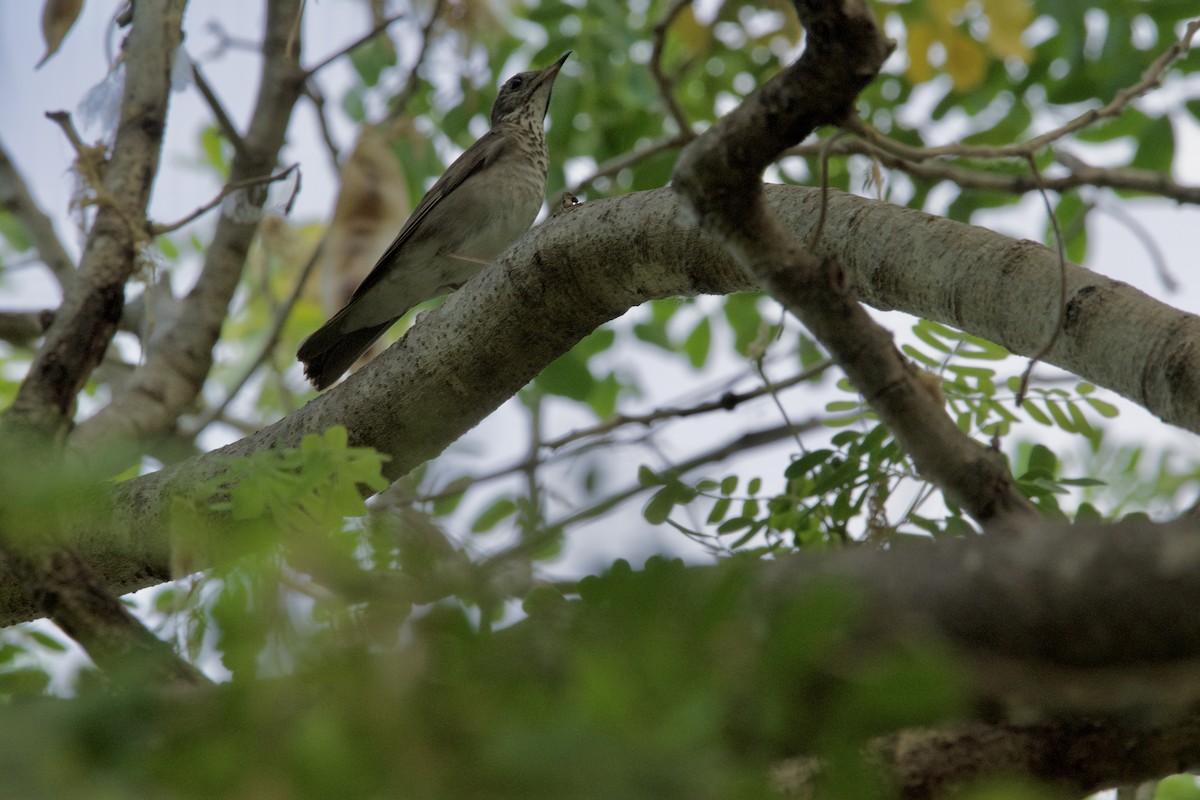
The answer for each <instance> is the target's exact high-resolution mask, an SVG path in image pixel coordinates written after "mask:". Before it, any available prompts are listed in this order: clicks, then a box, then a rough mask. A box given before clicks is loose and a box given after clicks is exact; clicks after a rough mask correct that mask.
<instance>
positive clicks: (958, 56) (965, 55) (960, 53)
mask: <svg viewBox="0 0 1200 800" xmlns="http://www.w3.org/2000/svg"><path fill="white" fill-rule="evenodd" d="M942 44H943V45H945V47H946V73H947V74H948V75H949V76H950V79H951V80H952V81H954V88H955V89H956V90H957V91H960V92H965V91H967V90H969V89H974V88H975V87H976V86H978V85H979V84H980V83H982V82H983V77H984V75H986V74H987V65H988V57H987V53H985V52H984V50H983V46H982V45H980V44H979V42H977V41H975V40H974V39H972V38H971V37H969V36H967V35H965V34H963V33H961V32H959V31H956V30H948V31H946V32H945V34H944V35H943V37H942Z"/></svg>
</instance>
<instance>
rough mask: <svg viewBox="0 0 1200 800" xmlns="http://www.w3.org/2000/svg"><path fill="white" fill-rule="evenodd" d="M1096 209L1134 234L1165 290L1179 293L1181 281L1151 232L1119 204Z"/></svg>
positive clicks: (1107, 204)
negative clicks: (1169, 265) (1171, 268)
mask: <svg viewBox="0 0 1200 800" xmlns="http://www.w3.org/2000/svg"><path fill="white" fill-rule="evenodd" d="M1094 208H1098V209H1099V210H1101V211H1104V212H1106V213H1108V214H1111V215H1112V216H1113V217H1114V218H1116V220H1117V221H1118V222H1120V223H1122V224H1123V225H1125V227H1127V228H1128V229H1129V232H1130V233H1132V234H1133V236H1134V238H1135V239H1137V240H1138V242H1139V243H1140V244H1141V245H1142V247H1144V248H1146V253H1147V255H1149V256H1150V263H1152V264H1153V265H1154V271H1155V272H1156V273H1157V274H1158V279H1159V281H1160V282H1161V283H1162V285H1163V289H1165V290H1166V291H1168V292H1170V293H1172V294H1174V293H1175V292H1178V291H1179V281H1177V280H1175V276H1174V275H1172V274H1171V270H1170V268H1169V267H1168V266H1167V256H1166V254H1164V253H1163V251H1162V248H1161V247H1159V246H1158V241H1157V240H1155V238H1154V237H1153V236H1152V235H1151V234H1150V231H1148V230H1146V227H1145V226H1144V225H1142V223H1141V222H1139V221H1138V219H1137V218H1136V217H1135V216H1133V215H1132V214H1130V213H1129V212H1128V211H1126V210H1125V209H1124V208H1123V207H1122V206H1121V205H1120V204H1118V203H1105V202H1098V203H1096V204H1095V206H1094Z"/></svg>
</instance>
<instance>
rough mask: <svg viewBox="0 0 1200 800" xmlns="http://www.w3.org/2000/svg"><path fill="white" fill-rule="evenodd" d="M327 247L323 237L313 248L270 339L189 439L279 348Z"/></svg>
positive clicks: (279, 312)
mask: <svg viewBox="0 0 1200 800" xmlns="http://www.w3.org/2000/svg"><path fill="white" fill-rule="evenodd" d="M324 249H325V240H324V239H322V240H321V241H320V242H319V243H318V244H317V246H316V248H315V249H314V250H313V253H312V255H311V256H309V259H308V262H307V263H305V265H304V269H302V270H301V271H300V277H298V278H297V279H296V285H295V286H293V287H292V292H291V294H289V295H288V298H287V300H286V301H285V302H284V304H283V305H282V306H280V307H279V308H278V309H276V311H275V315H274V317H273V318H272V320H271V328H270V330H268V332H267V338H266V340H264V341H263V343H262V347H260V348H259V350H258V354H257V355H255V357H254V359H253V360H252V361H251V362H250V364H249V365H248V366H247V367H246V369H245V370H243V371H242V374H241V375H240V376H238V378H237V380H235V381H234V382H233V386H232V387H231V388H230V389H229V393H228V394H227V395H225V399H224V400H222V401H221V402H220V403H219V404H217V405H216V406H213V407H211V408H209V409H208V410H207V411H205V412H204V413H203V414H201V415H200V419H199V420H197V421H196V422H195V423H194V424H193V425H192V426H190V429H189V432H188V433H187V435H186V438H187V439H189V440H190V439H193V438H195V437H196V436H198V435H199V434H200V432H201V431H203V430H204V429H205V428H207V427H208V426H209V425H211V424H212V423H213V422H215V421H216V420H218V419H224V414H225V410H226V409H227V408H229V404H230V403H232V402H233V400H234V398H236V397H237V396H238V394H239V393H240V392H241V391H242V389H243V388H245V386H246V384H247V383H248V382H249V381H250V378H252V377H253V376H254V373H255V372H257V371H258V368H259V367H261V366H262V365H263V363H264V362H266V360H267V359H268V358H270V356H271V353H272V352H274V350H275V345H277V344H278V343H279V337H280V335H281V334H282V332H283V326H284V324H286V323H287V319H288V317H289V316H290V315H291V313H292V309H293V308H295V306H296V303H297V302H298V301H299V300H300V296H301V295H302V294H303V293H304V285H305V284H306V283H308V279H309V276H311V275H312V273H313V270H314V269H316V266H317V264H318V263H319V262H320V260H321V252H322V251H323V250H324Z"/></svg>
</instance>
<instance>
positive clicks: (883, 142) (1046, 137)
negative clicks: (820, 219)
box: [846, 19, 1200, 161]
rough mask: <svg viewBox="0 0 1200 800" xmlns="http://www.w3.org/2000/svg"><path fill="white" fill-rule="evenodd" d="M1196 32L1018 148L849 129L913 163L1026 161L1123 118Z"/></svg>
mask: <svg viewBox="0 0 1200 800" xmlns="http://www.w3.org/2000/svg"><path fill="white" fill-rule="evenodd" d="M1197 31H1200V19H1195V20H1192V21H1191V22H1189V23H1188V25H1187V27H1186V29H1185V30H1184V33H1183V36H1181V37H1180V38H1179V39H1178V40H1177V41H1175V42H1173V43H1172V44H1171V46H1170V47H1168V48H1167V49H1166V50H1165V51H1163V53H1162V54H1161V55H1160V56H1159V57H1158V58H1156V59H1154V62H1153V63H1151V64H1150V66H1149V67H1147V68H1146V71H1145V72H1143V73H1142V77H1141V78H1140V79H1139V80H1138V81H1137V82H1136V83H1134V84H1133V85H1131V86H1127V87H1126V88H1124V89H1121V90H1120V91H1118V92H1117V93H1116V95H1114V96H1113V99H1112V100H1110V101H1109V102H1108V103H1106V104H1105V105H1103V106H1101V107H1100V108H1092V109H1088V110H1087V111H1085V112H1083V113H1082V114H1080V115H1079V116H1077V117H1075V118H1074V119H1071V120H1069V121H1068V122H1066V123H1065V124H1063V125H1060V126H1059V127H1057V128H1055V129H1054V130H1051V131H1047V132H1046V133H1043V134H1041V135H1040V136H1035V137H1033V138H1032V139H1028V140H1026V141H1024V142H1020V143H1018V144H1011V145H1004V146H1000V147H984V146H979V145H964V144H948V145H941V146H939V147H913V146H911V145H907V144H904V143H903V142H900V141H897V140H895V139H893V138H891V137H889V136H886V135H885V134H883V133H881V132H879V131H878V130H876V129H875V128H873V127H871V126H870V125H867V124H866V123H865V122H863V121H862V120H861V119H857V118H853V117H852V118H851V119H849V120H847V122H846V125H847V127H849V128H850V129H851V130H853V131H854V132H855V133H856V134H858V135H859V136H861V137H862V138H863V139H865V140H867V141H868V142H870V143H871V144H873V145H876V146H877V147H879V148H880V149H882V150H885V151H887V152H889V153H891V154H893V155H896V156H899V157H901V158H904V159H907V160H910V161H924V160H925V159H929V158H936V157H938V156H956V157H959V158H984V159H994V158H1026V157H1028V156H1029V155H1032V154H1036V153H1037V152H1039V151H1040V150H1042V149H1043V148H1045V147H1047V146H1049V145H1051V144H1053V143H1054V142H1056V141H1058V140H1059V139H1062V138H1063V137H1064V136H1068V135H1070V134H1072V133H1075V132H1076V131H1079V130H1083V129H1084V128H1086V127H1088V126H1090V125H1092V124H1094V123H1096V122H1098V121H1100V120H1102V119H1108V118H1110V117H1117V116H1120V115H1121V114H1122V113H1123V112H1124V111H1125V109H1126V108H1127V107H1128V106H1129V104H1130V103H1132V102H1133V101H1134V100H1136V99H1138V98H1139V97H1141V96H1142V95H1144V94H1146V93H1147V92H1149V91H1150V90H1151V89H1154V88H1157V87H1158V86H1159V85H1160V81H1161V80H1162V76H1163V73H1165V72H1166V70H1167V68H1168V67H1169V66H1171V64H1173V63H1174V62H1175V61H1176V60H1178V59H1179V58H1182V57H1183V56H1185V55H1186V54H1187V52H1188V49H1189V48H1190V47H1191V42H1192V39H1193V38H1194V37H1195V35H1196V32H1197Z"/></svg>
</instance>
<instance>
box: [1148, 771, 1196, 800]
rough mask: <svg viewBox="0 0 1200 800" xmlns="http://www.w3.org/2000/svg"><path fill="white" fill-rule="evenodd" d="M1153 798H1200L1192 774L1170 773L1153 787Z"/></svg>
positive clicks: (1189, 799) (1158, 799)
mask: <svg viewBox="0 0 1200 800" xmlns="http://www.w3.org/2000/svg"><path fill="white" fill-rule="evenodd" d="M1154 800H1200V787H1198V786H1197V785H1196V777H1195V776H1194V775H1171V776H1169V777H1166V778H1163V779H1162V780H1160V781H1159V782H1158V785H1157V786H1155V787H1154Z"/></svg>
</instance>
